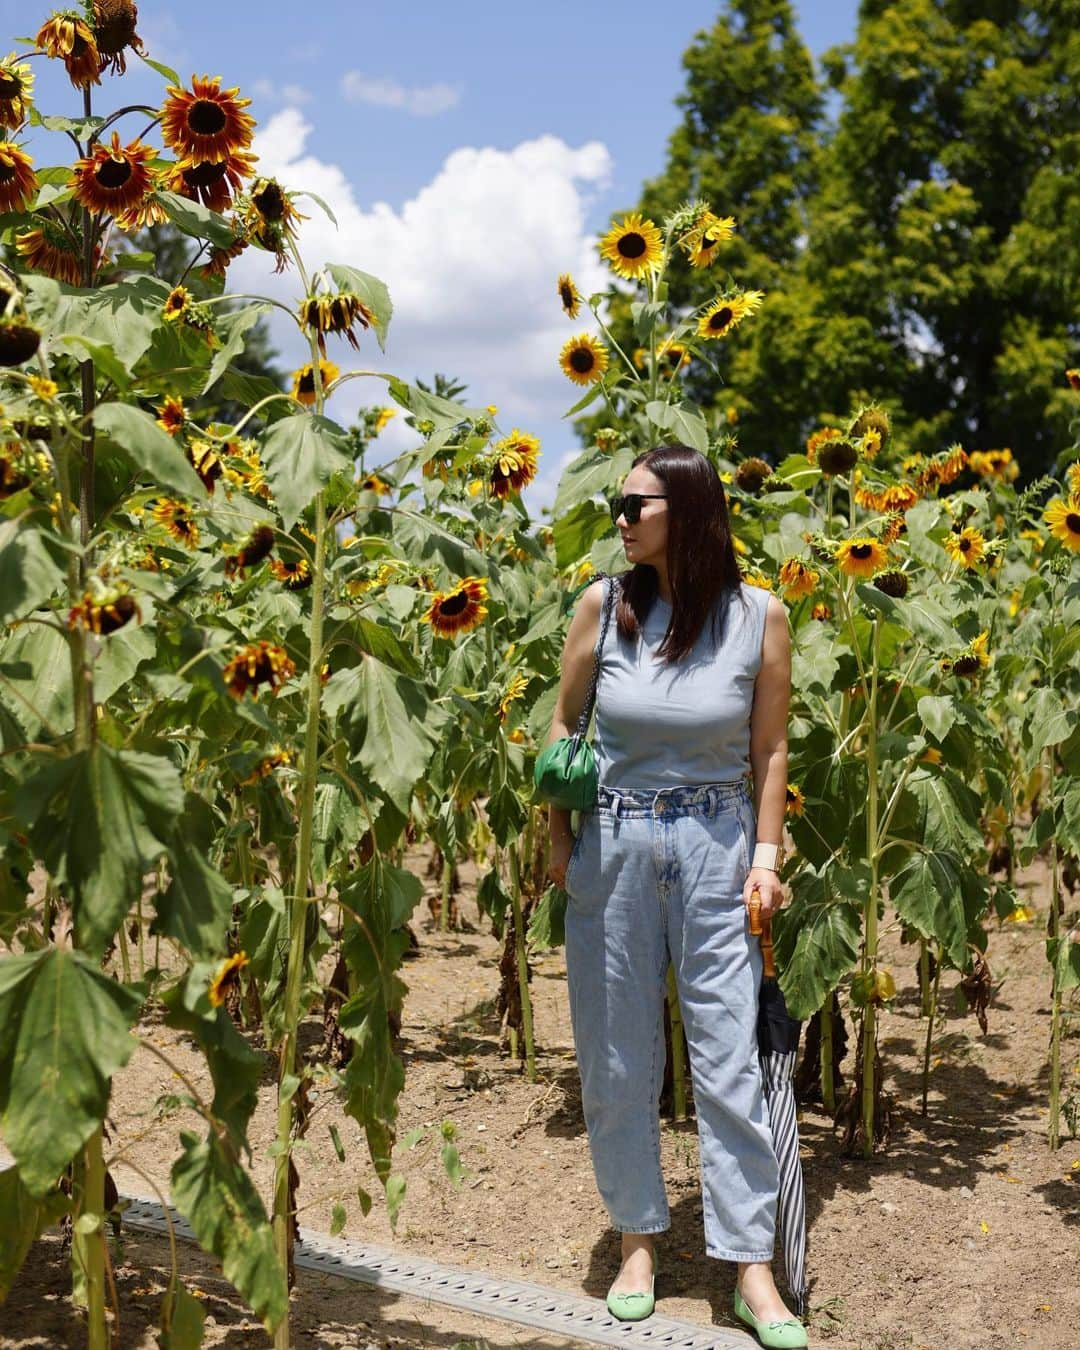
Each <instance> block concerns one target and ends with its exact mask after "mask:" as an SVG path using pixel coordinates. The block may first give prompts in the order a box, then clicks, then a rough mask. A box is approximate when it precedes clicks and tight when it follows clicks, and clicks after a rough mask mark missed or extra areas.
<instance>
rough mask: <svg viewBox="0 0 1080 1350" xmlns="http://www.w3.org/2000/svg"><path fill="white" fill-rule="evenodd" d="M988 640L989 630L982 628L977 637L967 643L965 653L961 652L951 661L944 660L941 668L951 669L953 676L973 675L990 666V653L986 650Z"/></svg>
mask: <svg viewBox="0 0 1080 1350" xmlns="http://www.w3.org/2000/svg"><path fill="white" fill-rule="evenodd" d="M989 639H990V633H989V630H988V629H985V628H984V629H983V631H982V632H981V633H980V634H979V635H978V636H977V637H974V638H972V640H971V641H970V642H969V643H968V646H967V650H966V651H963V652H961V653H960V655H959V656H956V657H953V658H952V659H951V660H949V659H948V658H946V660H945V661H943V662H942V666H943V668H944V669H946V670H949V669H951V670H952V672H953V674H954V675H974V674H975V673H976V672H977V671H979V670H982V669H983V668H984V667H985V666H988V665H989V664H990V653H989V651H988V650H987V647H988V644H989Z"/></svg>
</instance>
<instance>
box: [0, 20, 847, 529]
mask: <svg viewBox="0 0 1080 1350" xmlns="http://www.w3.org/2000/svg"><path fill="white" fill-rule="evenodd" d="M718 8H719V7H718V6H717V4H716V3H715V2H714V3H705V0H684V3H683V4H681V5H680V6H678V7H677V8H675V9H669V8H668V7H666V6H663V5H658V4H655V3H651V4H644V3H638V2H636V0H624V3H623V4H622V5H620V6H607V5H599V4H594V5H583V4H581V3H580V0H578V2H577V3H575V4H570V3H568V0H548V3H546V4H543V5H530V6H526V5H521V4H513V3H505V2H504V3H501V4H496V3H490V0H473V2H472V3H458V4H451V5H448V4H445V3H431V0H413V3H410V4H406V5H393V6H391V5H390V4H386V3H384V4H379V5H372V4H367V5H358V4H353V3H350V4H343V3H326V0H323V3H322V4H320V5H312V6H310V13H311V15H312V23H311V28H310V35H308V34H306V33H305V32H304V31H303V29H302V27H301V23H300V20H301V19H302V16H303V15H304V13H305V9H304V7H303V6H298V5H296V4H295V3H293V4H289V5H285V4H282V3H278V2H277V0H271V2H270V3H252V2H251V0H231V2H230V0H216V3H211V0H186V3H185V4H184V5H183V6H171V5H167V4H163V3H160V2H159V0H140V4H139V14H140V31H141V32H142V34H143V36H144V38H145V39H146V42H147V46H148V49H149V54H150V55H151V56H153V57H154V58H155V59H157V60H160V61H163V62H165V63H166V64H168V65H171V66H173V67H174V68H175V69H177V70H178V72H179V73H180V75H181V77H182V78H184V79H185V80H186V79H187V78H188V77H189V76H190V75H191V74H192V72H197V73H199V74H202V73H204V72H205V73H209V74H220V75H221V76H222V77H223V79H224V82H225V83H226V84H229V85H231V84H238V85H240V87H241V90H242V92H243V93H244V94H246V95H248V96H250V97H251V98H252V100H253V102H252V107H251V109H250V111H251V112H252V113H253V114H254V115H255V116H256V118H257V120H258V122H259V126H260V133H261V134H260V137H259V139H258V141H257V142H256V147H255V148H256V149H257V150H258V151H259V153H260V156H261V165H260V167H262V168H264V169H265V170H267V171H271V172H276V173H278V174H279V176H281V178H282V181H283V182H285V183H286V185H287V186H288V187H293V188H304V187H308V188H311V189H313V190H314V191H317V192H319V193H320V194H321V195H322V196H323V197H325V198H327V199H328V200H329V201H330V202H331V204H332V205H333V208H334V211H335V214H336V215H337V216H338V220H339V226H338V228H337V229H335V228H333V227H332V226H330V224H329V222H328V221H326V220H325V219H324V218H322V217H321V214H320V213H319V212H318V211H317V209H316V208H314V207H312V208H310V209H311V212H312V214H311V219H310V220H309V221H308V223H307V224H306V225H305V227H304V235H303V237H302V246H303V248H304V252H305V257H306V258H307V260H308V261H309V263H310V264H311V265H318V263H320V262H322V261H336V262H346V263H349V264H351V265H353V266H356V267H360V268H362V269H363V270H365V271H369V272H373V273H375V274H376V275H379V276H382V277H383V278H384V279H385V280H386V281H387V282H388V284H389V285H390V288H391V293H392V295H393V297H394V301H395V307H396V314H395V321H394V323H393V324H392V326H391V332H390V342H389V345H388V351H387V355H386V357H385V359H383V360H381V361H378V360H375V359H372V361H371V364H372V365H377V366H379V367H380V368H386V369H389V370H393V371H394V372H395V373H398V374H401V375H403V376H405V377H406V378H412V377H413V376H415V375H420V376H422V377H428V376H430V374H431V373H432V371H433V370H435V369H438V370H442V371H444V372H446V373H452V374H455V375H458V376H459V377H460V378H462V379H465V380H467V381H468V382H469V384H470V396H471V398H472V399H473V400H474V401H475V402H477V403H488V402H495V403H497V404H498V405H499V409H500V411H499V424H500V427H501V428H502V429H503V430H505V431H509V430H510V428H511V426H520V427H522V428H523V429H527V430H530V431H533V432H534V433H535V434H537V435H539V436H540V437H541V441H542V444H543V455H542V459H541V466H542V471H541V481H540V482H539V483H538V484H537V486H536V487H535V488H534V489H531V490H530V501H531V504H532V505H533V506H534V507H535V506H538V505H539V504H540V503H541V502H543V501H550V499H551V497H552V496H553V495H554V486H555V482H556V480H557V476H558V471H559V467H560V465H561V464H562V463H564V462H565V460H566V459H567V458H568V457H569V456H570V454H571V453H572V452H573V451H574V450H575V448H576V441H575V438H574V436H573V433H572V431H571V430H570V428H569V425H568V424H567V423H565V422H562V421H561V414H562V412H563V411H564V410H565V409H566V408H567V407H569V406H570V404H571V403H572V402H573V401H574V395H573V389H572V387H571V386H570V385H569V384H568V382H567V381H566V380H565V379H564V377H563V376H562V375H561V373H560V372H559V371H558V368H557V364H556V363H557V356H558V350H559V347H560V346H561V344H562V342H563V341H564V340H565V338H566V337H568V336H570V335H571V333H572V332H575V331H579V330H580V329H581V328H582V327H585V326H586V325H585V324H583V323H582V322H581V320H579V321H578V323H577V325H570V324H569V323H568V321H567V320H566V319H565V318H564V316H563V315H562V314H561V312H560V311H559V307H558V301H557V300H556V298H555V296H554V282H555V277H556V275H557V274H558V272H559V271H562V270H570V271H572V272H575V274H579V275H580V276H581V277H582V281H583V283H584V284H588V282H589V280H590V278H593V279H594V282H595V285H596V286H598V285H599V284H600V283H601V282H602V281H603V279H604V274H603V273H601V272H600V271H599V267H598V264H597V262H596V260H595V236H596V233H597V231H598V230H600V229H602V228H604V227H605V226H606V225H607V223H608V220H609V218H610V216H611V214H612V213H613V212H615V211H618V210H621V209H623V208H625V207H627V206H630V205H632V204H633V202H634V201H635V199H636V197H637V193H638V190H639V188H640V185H641V183H642V181H643V180H644V179H646V178H648V177H650V176H652V175H653V174H655V173H657V172H659V171H660V169H661V168H662V167H663V163H664V152H665V145H666V141H667V138H668V135H669V134H670V132H671V130H672V129H673V127H674V126H675V123H676V120H677V111H676V109H675V107H674V99H675V98H676V96H677V95H678V93H679V92H680V90H681V89H682V86H683V73H682V69H681V57H682V54H683V52H684V50H685V49H686V47H687V46H688V44H689V43H690V41H691V39H692V38H693V35H694V33H695V32H697V31H699V30H700V29H701V28H704V27H708V26H709V25H710V24H711V23H712V22H713V21H714V19H715V17H716V14H717V13H718ZM797 8H798V10H799V22H800V31H801V33H802V35H803V38H804V40H805V41H806V42H807V44H808V46H809V47H810V49H811V51H813V52H814V53H820V52H822V51H824V50H825V49H826V48H828V47H829V46H832V45H833V44H834V43H838V42H844V41H848V40H850V38H851V37H852V36H853V33H854V25H855V15H856V8H857V5H856V0H826V2H825V3H818V4H810V3H808V2H807V3H804V4H802V5H801V6H798V7H797ZM31 10H33V13H32V15H31V14H30V11H31ZM46 12H47V11H46V10H44V9H42V10H41V11H40V12H39V11H38V10H37V8H36V7H32V6H30V5H28V4H27V0H0V16H2V19H3V29H4V31H5V32H6V33H7V34H9V35H12V36H13V35H15V34H25V33H27V32H28V31H30V30H32V29H34V28H35V27H36V24H37V23H38V22H40V20H41V18H42V17H44V16H45V14H46ZM12 45H14V44H13V43H10V42H9V43H8V45H7V46H6V47H4V48H3V50H5V51H6V50H9V49H10V47H11V46H12ZM34 64H35V70H36V72H37V79H38V90H37V94H38V102H39V106H41V108H42V110H43V111H55V112H75V111H76V110H77V109H76V99H75V96H74V91H72V90H71V88H70V85H67V84H66V80H65V79H62V78H61V76H62V74H63V72H62V70H61V69H60V68H59V67H58V64H56V63H48V65H46V63H45V62H44V61H41V60H38V61H35V63H34ZM121 91H122V95H123V99H124V101H125V102H137V101H139V100H143V99H145V100H146V101H147V102H152V103H156V102H157V101H158V100H159V99H160V96H161V81H160V79H159V77H157V76H156V75H154V74H153V73H152V72H149V71H148V70H147V69H146V68H145V67H143V66H142V64H141V62H138V61H133V62H132V63H131V75H130V76H129V78H127V79H125V80H124V81H122V82H121V83H120V84H117V83H116V82H114V81H111V80H109V78H108V77H106V82H105V85H104V86H103V88H102V90H100V91H95V100H96V101H97V102H98V105H99V106H100V107H101V108H102V109H106V110H107V109H111V108H112V107H114V106H115V105H116V101H117V96H118V95H119V94H120V93H121ZM125 125H126V126H129V132H130V134H131V135H134V134H135V132H136V131H138V130H139V129H140V124H137V123H136V122H135V121H132V122H131V123H130V124H125ZM47 141H49V142H51V144H46V143H45V138H42V137H41V136H40V134H37V135H35V136H34V137H33V138H32V144H31V149H32V151H33V152H34V153H35V155H36V157H37V159H38V162H39V163H51V162H57V161H58V159H59V158H60V156H62V155H63V154H64V153H65V151H64V149H63V148H62V146H63V142H62V141H61V140H60V138H58V137H56V136H50V137H48V138H47ZM716 205H717V207H718V209H724V204H723V203H717V204H716ZM231 275H232V285H233V286H234V287H237V286H242V288H243V289H245V290H258V291H266V292H268V293H272V294H274V295H275V296H276V297H278V298H281V299H286V300H288V301H290V303H291V301H292V299H293V298H294V297H295V294H296V281H295V277H294V276H292V275H288V276H286V277H285V278H284V279H282V278H280V277H274V276H273V275H272V273H271V270H270V268H269V267H268V266H267V262H266V257H265V255H258V254H256V253H255V252H254V251H249V253H248V254H246V255H244V257H243V258H241V259H240V260H239V262H238V263H237V264H234V269H233V273H232V274H231ZM584 284H583V289H584ZM748 284H752V283H749V279H748ZM275 339H276V341H277V343H278V346H279V347H280V348H281V350H282V352H283V355H284V356H285V358H286V360H287V361H289V362H290V363H291V362H292V361H293V360H297V361H298V360H299V359H301V356H302V349H301V344H300V342H299V340H298V338H297V336H295V335H294V334H293V333H290V332H289V331H288V329H287V328H286V327H284V326H282V325H281V324H280V323H277V322H275ZM347 351H348V348H343V350H342V351H341V352H339V353H333V355H335V357H336V359H338V361H339V364H341V365H342V366H345V365H347V364H348V362H347V361H346V359H345V353H346V352H347ZM369 355H370V354H369V353H366V352H365V353H363V360H364V361H365V363H366V362H367V360H368V357H369ZM346 390H347V391H348V392H346V391H344V390H343V392H342V396H341V406H340V407H336V408H335V407H332V408H331V411H332V412H335V413H336V415H337V416H339V417H341V418H342V419H347V417H348V415H349V413H350V411H351V408H352V406H354V405H355V402H356V401H357V400H358V399H359V400H362V401H364V402H368V403H378V402H380V401H384V400H382V399H381V397H380V395H381V383H379V382H374V381H373V382H371V383H370V384H368V385H367V387H366V388H365V387H364V384H363V383H361V382H353V383H351V384H350V385H348V386H346ZM347 400H348V401H347ZM403 433H405V434H407V432H406V429H404V428H401V427H400V425H399V426H398V428H397V429H396V430H395V429H394V424H393V423H392V424H391V429H390V430H388V432H387V433H385V437H386V454H387V455H389V454H390V453H391V452H392V451H393V450H395V449H397V448H399V447H400V446H401V445H403V444H405V441H404V440H403V439H402V436H403Z"/></svg>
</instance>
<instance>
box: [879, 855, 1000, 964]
mask: <svg viewBox="0 0 1080 1350" xmlns="http://www.w3.org/2000/svg"><path fill="white" fill-rule="evenodd" d="M986 896H987V890H986V879H985V877H979V876H977V875H976V874H975V873H974V872H973V871H972V870H971V869H970V868H966V867H965V866H964V864H963V863H962V862H961V860H960V858H958V857H957V856H956V854H955V853H950V852H948V851H945V850H942V851H940V852H934V851H931V850H927V851H926V852H922V851H917V852H915V853H913V854H912V855H911V856H910V858H909V859H908V860H907V862H906V863H905V865H904V866H903V867H902V868H901V869H900V871H898V872H897V873H896V874H895V875H894V876H893V878H892V880H891V881H890V883H889V898H890V899H891V900H892V903H893V904H894V905H895V906H896V910H897V913H898V914H899V915H900V917H901V918H902V919H903V920H904V922H905V923H908V924H910V925H911V926H912V927H913V928H915V929H916V930H917V931H918V932H919V933H920V934H921V935H922V936H923V937H925V938H936V939H937V940H938V942H940V943H941V945H942V948H943V950H944V952H945V954H946V955H947V956H948V958H949V960H950V961H951V962H952V964H953V965H954V966H955V967H956V968H957V970H963V969H964V967H965V965H966V963H967V945H968V930H969V929H970V928H971V926H972V924H974V923H975V922H976V921H977V920H978V919H979V917H980V915H981V914H982V913H983V910H984V909H985V908H986Z"/></svg>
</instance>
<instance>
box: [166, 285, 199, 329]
mask: <svg viewBox="0 0 1080 1350" xmlns="http://www.w3.org/2000/svg"><path fill="white" fill-rule="evenodd" d="M191 303H192V302H191V292H190V291H189V290H188V288H187V287H186V286H174V287H173V288H172V290H171V291H170V292H169V294H168V295H167V296H166V297H165V303H164V305H162V307H161V312H162V313H163V314H164V316H165V318H166V320H167V321H168V322H169V323H179V322H180V320H181V319H183V318H184V317H185V316H186V315H187V314H189V313H190V312H191Z"/></svg>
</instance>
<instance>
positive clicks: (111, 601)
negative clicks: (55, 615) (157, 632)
mask: <svg viewBox="0 0 1080 1350" xmlns="http://www.w3.org/2000/svg"><path fill="white" fill-rule="evenodd" d="M136 617H137V618H138V619H139V622H140V623H141V622H142V613H141V611H140V610H139V605H138V602H137V601H136V599H135V597H134V596H133V595H129V594H128V592H127V591H126V590H125V589H124V588H123V586H114V587H111V588H110V589H108V590H106V591H104V592H103V593H101V594H99V595H93V594H91V592H90V591H87V592H86V593H85V594H84V595H83V598H82V600H81V601H80V602H79V604H77V605H75V606H74V607H73V608H72V610H71V612H70V613H69V614H68V620H67V623H68V627H69V628H86V629H89V631H90V632H91V633H97V634H98V635H99V636H101V637H106V636H107V635H108V634H109V633H115V632H116V630H117V629H118V628H123V627H124V625H125V624H126V623H130V622H131V620H132V619H133V618H136Z"/></svg>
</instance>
